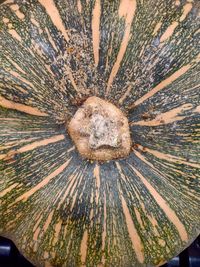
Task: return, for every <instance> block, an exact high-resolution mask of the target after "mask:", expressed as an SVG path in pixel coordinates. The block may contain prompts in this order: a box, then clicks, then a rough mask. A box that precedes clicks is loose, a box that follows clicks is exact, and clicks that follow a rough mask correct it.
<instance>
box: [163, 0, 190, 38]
mask: <svg viewBox="0 0 200 267" xmlns="http://www.w3.org/2000/svg"><path fill="white" fill-rule="evenodd" d="M191 9H192V4H191V3H187V4H186V5H185V6H184V7H183V13H182V15H181V17H180V19H179V22H182V21H183V20H184V19H185V18H186V17H187V15H188V14H189V12H190V11H191ZM178 25H179V23H178V21H173V22H172V24H171V25H170V26H169V27H168V28H167V29H166V31H165V32H164V33H163V35H162V36H161V37H160V42H164V41H166V40H168V39H169V38H170V37H171V36H172V35H173V33H174V31H175V29H176V28H177V27H178Z"/></svg>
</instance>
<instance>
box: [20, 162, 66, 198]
mask: <svg viewBox="0 0 200 267" xmlns="http://www.w3.org/2000/svg"><path fill="white" fill-rule="evenodd" d="M70 161H71V158H70V159H68V161H67V162H65V163H63V164H62V165H61V166H60V167H59V168H58V169H56V170H55V171H54V172H52V173H51V174H50V175H48V176H47V177H46V178H44V179H43V181H41V182H40V183H38V184H37V185H36V186H35V187H33V188H31V189H30V190H29V191H27V192H26V193H24V194H23V195H21V196H19V197H18V198H17V199H16V200H15V203H17V202H19V201H21V200H23V201H26V200H27V199H28V198H30V197H31V196H32V195H33V194H34V193H36V192H37V191H39V190H40V189H41V188H43V187H45V186H46V185H47V184H48V183H49V182H50V181H51V180H52V179H53V178H55V177H56V176H58V175H59V174H60V173H62V172H63V170H64V169H65V168H66V167H67V166H68V165H69V163H70Z"/></svg>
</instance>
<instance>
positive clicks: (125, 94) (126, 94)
mask: <svg viewBox="0 0 200 267" xmlns="http://www.w3.org/2000/svg"><path fill="white" fill-rule="evenodd" d="M132 88H133V84H130V85H129V86H128V88H127V89H126V91H125V93H124V94H123V95H122V96H121V98H120V99H119V103H120V104H122V103H123V102H124V100H125V99H126V98H127V96H128V95H129V94H130V92H131V90H132Z"/></svg>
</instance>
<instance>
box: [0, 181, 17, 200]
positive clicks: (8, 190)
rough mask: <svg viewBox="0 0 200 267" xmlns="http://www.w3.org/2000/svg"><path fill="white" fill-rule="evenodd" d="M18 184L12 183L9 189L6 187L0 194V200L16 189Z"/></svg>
mask: <svg viewBox="0 0 200 267" xmlns="http://www.w3.org/2000/svg"><path fill="white" fill-rule="evenodd" d="M18 185H19V184H18V183H14V184H12V185H10V186H9V187H7V188H6V189H5V190H3V191H1V192H0V198H2V197H4V196H5V195H6V194H7V193H9V192H10V191H11V190H12V189H14V188H15V187H17V186H18Z"/></svg>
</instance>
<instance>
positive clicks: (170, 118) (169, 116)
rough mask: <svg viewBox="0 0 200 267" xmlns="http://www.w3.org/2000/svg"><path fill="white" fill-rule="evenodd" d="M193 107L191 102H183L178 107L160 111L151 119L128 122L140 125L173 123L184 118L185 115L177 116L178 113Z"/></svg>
mask: <svg viewBox="0 0 200 267" xmlns="http://www.w3.org/2000/svg"><path fill="white" fill-rule="evenodd" d="M192 108H193V105H192V104H189V103H188V104H184V105H181V106H180V107H178V108H174V109H172V110H170V111H167V112H165V113H161V114H159V115H157V116H156V117H155V119H153V120H150V121H148V120H142V121H136V122H132V123H130V125H131V126H132V125H140V126H158V125H162V124H168V123H173V122H175V121H180V120H183V119H185V118H186V117H187V116H178V114H180V113H182V112H184V111H185V110H190V109H192Z"/></svg>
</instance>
